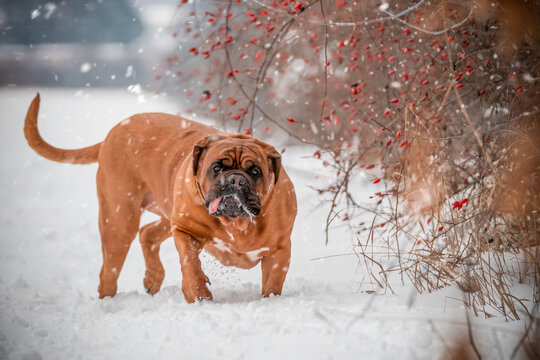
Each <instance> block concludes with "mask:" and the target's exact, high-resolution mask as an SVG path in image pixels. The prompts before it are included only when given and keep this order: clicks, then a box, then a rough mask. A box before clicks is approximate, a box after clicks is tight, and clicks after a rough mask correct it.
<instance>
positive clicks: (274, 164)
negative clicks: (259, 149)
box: [266, 146, 281, 185]
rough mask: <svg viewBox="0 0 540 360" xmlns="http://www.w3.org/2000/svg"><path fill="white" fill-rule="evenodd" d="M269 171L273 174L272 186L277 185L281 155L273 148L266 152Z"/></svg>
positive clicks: (270, 147)
mask: <svg viewBox="0 0 540 360" xmlns="http://www.w3.org/2000/svg"><path fill="white" fill-rule="evenodd" d="M266 153H267V156H268V162H269V163H270V169H271V170H272V171H273V172H274V185H275V184H277V181H278V178H279V172H280V171H281V154H280V153H278V152H277V150H276V149H275V148H274V147H273V146H269V147H268V149H267V150H266Z"/></svg>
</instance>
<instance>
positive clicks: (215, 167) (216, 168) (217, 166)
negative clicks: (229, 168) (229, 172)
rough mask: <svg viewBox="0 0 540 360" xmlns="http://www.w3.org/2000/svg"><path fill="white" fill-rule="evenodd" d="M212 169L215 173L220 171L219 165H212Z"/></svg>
mask: <svg viewBox="0 0 540 360" xmlns="http://www.w3.org/2000/svg"><path fill="white" fill-rule="evenodd" d="M213 170H214V172H215V173H219V172H221V166H219V165H214V168H213Z"/></svg>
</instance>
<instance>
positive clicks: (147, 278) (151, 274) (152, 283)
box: [143, 270, 165, 295]
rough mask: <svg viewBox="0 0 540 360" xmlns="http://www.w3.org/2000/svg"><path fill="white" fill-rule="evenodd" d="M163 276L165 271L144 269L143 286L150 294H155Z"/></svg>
mask: <svg viewBox="0 0 540 360" xmlns="http://www.w3.org/2000/svg"><path fill="white" fill-rule="evenodd" d="M164 277H165V271H163V270H162V271H148V270H146V272H145V275H144V280H143V284H144V288H145V289H146V292H147V293H148V294H150V295H154V294H156V293H157V292H158V291H159V289H160V288H161V284H162V283H163V278H164Z"/></svg>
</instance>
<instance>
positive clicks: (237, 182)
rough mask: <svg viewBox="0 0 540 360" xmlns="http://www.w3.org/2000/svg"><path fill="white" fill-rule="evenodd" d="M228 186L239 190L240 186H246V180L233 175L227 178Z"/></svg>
mask: <svg viewBox="0 0 540 360" xmlns="http://www.w3.org/2000/svg"><path fill="white" fill-rule="evenodd" d="M229 184H231V186H232V187H233V188H236V189H240V188H241V187H242V186H244V185H246V178H245V177H243V176H242V175H238V174H233V175H231V176H229Z"/></svg>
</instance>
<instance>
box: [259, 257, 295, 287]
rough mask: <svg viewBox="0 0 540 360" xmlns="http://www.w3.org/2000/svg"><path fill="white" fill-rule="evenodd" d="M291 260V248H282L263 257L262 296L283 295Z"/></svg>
mask: <svg viewBox="0 0 540 360" xmlns="http://www.w3.org/2000/svg"><path fill="white" fill-rule="evenodd" d="M290 260H291V248H290V246H289V247H284V248H280V249H278V250H277V251H275V252H274V253H272V254H270V255H268V256H265V257H263V259H262V261H261V269H262V295H263V296H264V297H268V296H270V294H274V295H281V289H282V288H283V283H284V282H285V277H286V276H287V271H288V270H289V263H290Z"/></svg>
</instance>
